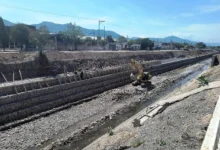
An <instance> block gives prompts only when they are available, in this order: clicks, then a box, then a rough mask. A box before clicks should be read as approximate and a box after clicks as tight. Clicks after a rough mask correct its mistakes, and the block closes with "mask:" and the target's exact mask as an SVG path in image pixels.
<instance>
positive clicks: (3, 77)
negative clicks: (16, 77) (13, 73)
mask: <svg viewBox="0 0 220 150" xmlns="http://www.w3.org/2000/svg"><path fill="white" fill-rule="evenodd" d="M1 74H2V77H3V78H4V79H5V82H8V80H7V79H6V77H5V76H4V74H3V73H2V72H1Z"/></svg>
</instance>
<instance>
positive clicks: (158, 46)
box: [153, 42, 162, 49]
mask: <svg viewBox="0 0 220 150" xmlns="http://www.w3.org/2000/svg"><path fill="white" fill-rule="evenodd" d="M161 47H162V43H161V42H154V47H153V49H161Z"/></svg>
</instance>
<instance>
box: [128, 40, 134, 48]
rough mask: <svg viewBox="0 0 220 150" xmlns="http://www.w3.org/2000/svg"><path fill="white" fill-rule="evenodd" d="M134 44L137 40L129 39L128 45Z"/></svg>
mask: <svg viewBox="0 0 220 150" xmlns="http://www.w3.org/2000/svg"><path fill="white" fill-rule="evenodd" d="M133 44H135V41H134V40H130V41H128V47H129V48H130V47H131V45H133Z"/></svg>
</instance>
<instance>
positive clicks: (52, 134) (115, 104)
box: [0, 65, 201, 150]
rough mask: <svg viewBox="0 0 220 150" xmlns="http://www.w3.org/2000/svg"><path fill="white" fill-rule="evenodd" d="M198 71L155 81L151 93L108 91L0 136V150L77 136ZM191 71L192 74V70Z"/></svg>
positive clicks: (135, 89) (180, 72) (178, 72)
mask: <svg viewBox="0 0 220 150" xmlns="http://www.w3.org/2000/svg"><path fill="white" fill-rule="evenodd" d="M196 68H197V69H199V68H201V66H200V65H194V66H192V67H191V72H186V71H185V70H186V69H180V70H175V71H172V72H170V73H165V74H162V75H160V76H156V77H154V78H153V79H152V82H153V84H155V86H156V87H157V88H155V89H153V90H152V91H150V92H148V93H147V91H145V90H143V89H141V88H139V87H133V86H131V85H126V86H123V87H120V88H117V89H113V90H109V91H106V92H104V93H102V94H100V95H99V96H98V97H97V98H96V99H93V100H92V101H90V102H87V103H83V104H80V105H77V106H73V107H71V108H69V109H66V110H63V111H60V112H57V113H54V114H52V115H49V116H47V117H42V118H40V119H37V120H34V121H32V122H29V123H26V124H23V125H21V126H18V127H15V128H12V129H9V130H7V131H4V132H0V139H1V140H0V149H1V150H5V149H10V150H16V149H27V148H30V147H35V146H36V145H38V146H39V145H41V144H42V143H44V142H45V141H47V140H48V139H51V141H50V142H53V141H54V140H55V139H56V138H57V137H62V136H65V134H70V133H67V131H68V132H69V130H67V129H68V128H71V129H72V130H71V132H73V131H74V130H77V129H79V128H80V127H81V126H82V125H86V124H88V123H91V119H90V122H88V119H89V118H93V121H96V120H98V119H100V118H101V117H102V116H105V115H107V114H110V113H112V112H114V111H117V110H119V109H121V108H123V107H124V106H129V105H130V104H131V103H135V102H138V101H140V100H141V99H143V98H144V97H145V96H146V94H148V95H151V96H152V95H156V94H158V92H160V91H162V90H164V88H165V87H167V86H169V85H170V84H172V83H173V82H175V80H177V79H180V78H183V77H185V76H186V75H188V74H190V73H192V72H193V71H194V70H195V69H196ZM187 69H188V70H189V68H187ZM122 93H123V94H122ZM149 93H152V94H149ZM77 123H80V125H81V126H76V124H77Z"/></svg>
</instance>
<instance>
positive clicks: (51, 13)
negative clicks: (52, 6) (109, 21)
mask: <svg viewBox="0 0 220 150" xmlns="http://www.w3.org/2000/svg"><path fill="white" fill-rule="evenodd" d="M0 6H3V7H6V8H13V9H20V10H25V11H30V12H37V13H44V14H50V15H56V16H64V17H70V18H78V19H85V20H95V21H98V20H99V19H92V18H87V17H78V16H72V15H65V14H57V13H53V12H46V11H40V10H33V9H29V8H23V7H15V6H10V5H5V4H0Z"/></svg>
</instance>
